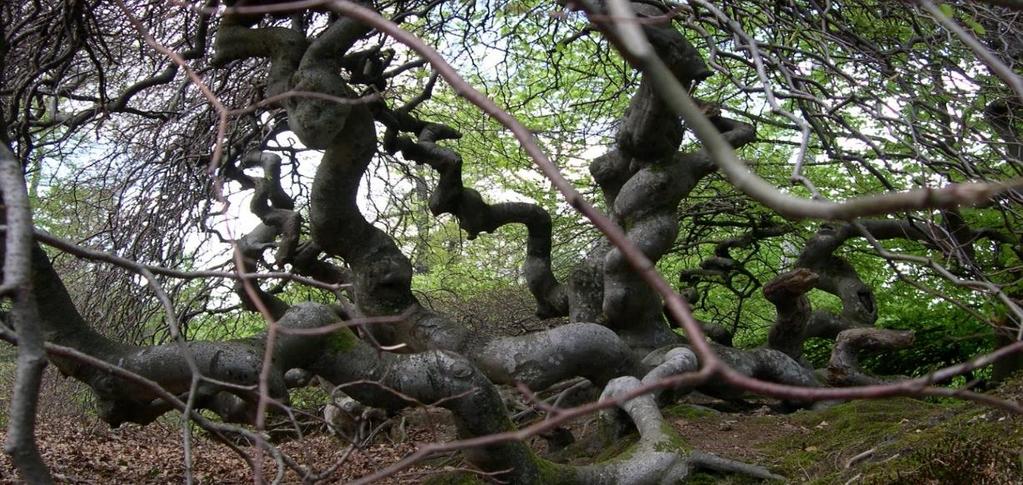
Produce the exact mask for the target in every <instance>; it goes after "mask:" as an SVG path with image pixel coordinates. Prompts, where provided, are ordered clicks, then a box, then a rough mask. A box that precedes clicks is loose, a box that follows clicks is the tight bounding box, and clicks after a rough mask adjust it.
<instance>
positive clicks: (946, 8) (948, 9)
mask: <svg viewBox="0 0 1023 485" xmlns="http://www.w3.org/2000/svg"><path fill="white" fill-rule="evenodd" d="M938 10H941V13H942V14H944V15H945V16H946V17H949V18H952V16H954V15H955V11H954V10H952V6H951V5H949V4H947V3H943V4H941V5H938Z"/></svg>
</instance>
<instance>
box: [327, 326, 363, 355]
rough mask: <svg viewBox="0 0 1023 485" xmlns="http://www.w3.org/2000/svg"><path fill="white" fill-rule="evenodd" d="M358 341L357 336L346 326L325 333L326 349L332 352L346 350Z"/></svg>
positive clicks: (353, 346)
mask: <svg viewBox="0 0 1023 485" xmlns="http://www.w3.org/2000/svg"><path fill="white" fill-rule="evenodd" d="M358 343H359V338H358V337H356V336H355V333H353V332H352V331H351V329H348V328H342V329H340V330H338V331H336V332H333V333H331V334H330V335H327V350H329V351H331V352H334V353H342V352H348V351H349V350H352V349H353V348H355V346H356V345H358Z"/></svg>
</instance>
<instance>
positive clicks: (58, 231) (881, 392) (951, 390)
mask: <svg viewBox="0 0 1023 485" xmlns="http://www.w3.org/2000/svg"><path fill="white" fill-rule="evenodd" d="M0 25H2V26H3V37H2V44H0V96H2V98H0V120H2V121H0V127H2V130H0V142H2V143H0V191H2V193H3V199H4V207H5V211H4V221H3V223H4V226H3V227H4V231H5V240H4V246H3V248H4V266H3V271H4V273H3V286H2V288H3V290H4V291H3V296H4V297H5V298H6V300H5V304H4V305H5V306H4V307H3V324H2V325H0V337H2V338H3V339H4V340H6V341H8V342H10V343H12V344H16V345H17V346H18V364H17V374H16V382H15V385H14V386H13V389H12V392H13V395H12V399H11V402H10V411H9V414H10V418H9V423H10V424H9V426H8V433H7V450H8V452H9V453H10V454H11V456H12V458H13V460H14V462H15V463H16V465H17V466H18V470H19V473H21V474H22V477H23V478H24V479H25V480H27V481H29V482H40V483H43V482H48V481H51V480H52V477H51V475H50V473H49V471H48V468H47V466H46V464H45V463H44V461H43V460H42V459H41V457H40V455H39V453H38V451H37V449H36V446H35V444H34V438H33V426H34V419H35V418H34V416H35V413H36V407H37V403H38V393H39V386H40V380H41V375H42V369H43V367H44V366H45V365H46V363H47V362H49V363H51V364H52V365H53V366H54V367H55V368H57V369H59V371H60V372H61V373H63V374H64V375H68V376H71V377H73V378H74V379H76V380H78V381H81V382H83V383H84V384H86V385H87V386H88V387H89V388H90V389H91V390H92V392H93V394H94V398H95V401H96V403H97V409H98V415H99V417H100V418H101V419H102V420H103V421H105V422H108V423H109V424H111V425H113V426H117V425H120V424H122V423H129V422H131V423H140V424H148V423H151V422H153V421H154V420H156V419H158V418H159V417H161V416H164V415H166V414H168V413H170V412H178V413H180V415H181V416H182V423H183V424H182V426H183V429H184V430H185V435H186V438H185V440H184V441H183V446H185V447H188V446H190V445H189V441H188V435H189V433H190V432H191V431H190V429H191V428H190V426H191V424H190V423H195V424H196V425H198V426H199V427H201V428H203V429H205V430H207V431H208V432H210V433H212V434H213V435H214V436H217V437H219V438H221V439H223V440H224V441H225V443H226V444H227V446H231V447H233V448H235V449H236V450H237V451H238V452H239V453H240V454H242V455H245V456H248V453H252V454H253V456H254V457H255V458H254V459H252V460H249V461H250V463H260V462H261V461H262V454H264V453H266V454H269V455H271V456H273V457H274V458H275V460H277V463H278V466H279V469H280V470H281V473H282V474H283V473H284V470H285V469H286V468H291V469H293V470H294V471H295V472H296V473H299V475H300V476H302V477H303V479H304V480H306V481H315V480H316V479H317V478H316V477H317V476H318V475H317V474H318V473H320V471H317V470H313V469H310V468H303V467H301V466H298V465H295V464H294V461H293V460H291V459H290V458H289V457H287V456H284V455H282V454H281V453H280V452H279V451H278V450H277V449H276V447H275V446H274V445H273V444H272V443H271V442H270V441H268V439H267V438H266V436H264V434H262V433H263V432H264V431H266V429H267V426H268V424H267V422H268V419H270V418H272V417H274V416H287V415H289V413H291V412H292V406H291V404H293V402H292V401H293V399H291V396H292V394H293V393H295V392H301V391H296V390H300V389H301V388H304V387H305V386H307V385H309V384H310V382H322V383H324V385H326V384H329V385H330V386H331V388H332V389H333V388H334V386H336V389H335V392H333V393H332V396H334V397H337V396H339V395H345V396H346V397H345V399H346V400H347V401H345V402H351V403H355V404H352V406H359V409H373V410H379V411H380V413H381V414H382V415H389V416H394V415H395V414H396V413H399V412H401V410H402V409H403V408H407V407H410V406H423V405H431V406H439V407H443V408H445V409H447V410H449V411H450V412H451V415H452V419H453V420H454V423H455V426H456V428H457V431H458V435H459V440H458V441H454V442H451V443H447V444H434V445H430V446H426V447H423V448H421V449H420V451H419V452H417V453H415V454H413V455H411V456H408V457H406V458H405V459H403V460H401V461H399V462H396V463H393V464H389V465H387V466H385V467H382V468H381V469H380V470H378V471H377V472H376V473H374V474H372V475H370V476H367V477H364V478H365V479H366V480H373V479H379V478H383V477H387V476H389V475H390V474H393V473H394V472H396V471H397V470H400V469H402V468H404V467H407V466H410V465H412V464H414V463H417V462H419V461H420V460H422V459H423V458H425V457H427V456H429V455H430V454H432V453H435V452H439V451H448V450H460V451H461V452H462V454H463V455H464V458H465V459H466V461H467V462H468V463H469V464H471V466H472V467H473V468H474V469H475V470H478V471H480V472H481V473H483V474H485V475H486V476H491V477H494V478H495V479H498V480H502V481H505V482H510V483H588V484H592V483H670V482H676V481H681V480H684V479H685V478H686V477H688V476H690V474H691V473H693V472H694V471H695V470H697V469H701V468H707V469H713V470H722V471H728V472H736V473H742V474H747V475H751V476H754V477H759V478H764V479H772V478H779V477H777V475H775V474H773V473H771V471H769V470H767V469H766V468H763V467H760V466H756V465H751V464H746V463H740V462H737V461H733V460H729V459H725V458H722V457H719V456H716V455H712V454H709V453H705V452H703V451H700V450H696V449H690V448H689V447H687V446H682V445H678V444H679V443H682V442H683V441H681V438H680V437H679V436H678V433H677V431H675V430H673V429H671V428H670V426H668V427H665V426H664V425H663V423H664V420H663V417H662V415H661V412H660V411H659V407H660V406H663V405H666V404H669V403H671V402H674V401H676V400H678V399H682V398H684V397H685V396H686V395H687V394H689V393H692V392H695V391H699V392H701V393H704V394H707V395H710V396H714V397H715V398H719V399H724V400H741V399H742V398H743V397H744V396H745V395H747V394H749V393H752V394H758V395H762V396H768V397H771V398H776V399H778V400H781V401H783V402H784V404H785V405H786V406H791V407H793V408H796V407H812V406H817V407H820V406H826V405H828V403H834V402H836V401H840V400H848V399H861V398H878V397H887V396H895V395H908V396H917V397H922V396H957V397H960V398H965V399H972V400H975V401H979V402H982V403H984V404H986V405H991V406H995V407H999V408H1002V409H1005V410H1009V411H1012V412H1020V411H1023V407H1021V406H1020V404H1019V403H1018V402H1014V401H1011V400H1004V399H998V398H994V397H991V396H989V395H986V394H983V393H981V392H979V390H982V387H983V385H984V384H986V383H992V382H997V381H1000V380H1001V379H1004V378H1005V377H1006V376H1007V375H1008V374H1010V373H1012V372H1014V371H1015V370H1018V368H1019V367H1021V366H1023V360H1021V358H1020V354H1019V352H1020V351H1021V350H1023V342H1020V335H1023V326H1021V321H1023V310H1021V308H1020V305H1021V303H1020V301H1021V299H1023V284H1021V278H1023V272H1021V271H1023V266H1021V264H1023V261H1021V258H1023V248H1021V246H1020V239H1019V238H1020V234H1021V233H1023V232H1021V231H1023V225H1021V220H1020V216H1021V214H1020V212H1019V208H1020V203H1021V202H1023V195H1021V193H1020V192H1019V188H1020V187H1021V186H1023V141H1021V139H1020V137H1021V130H1023V123H1021V121H1020V120H1021V118H1020V117H1019V116H1020V114H1021V113H1023V78H1021V77H1020V75H1021V73H1023V67H1021V66H1023V5H1020V4H1019V2H1016V1H1014V0H998V1H995V0H991V1H950V2H945V3H934V2H933V1H932V0H918V1H915V2H879V1H873V0H848V1H847V0H841V1H826V2H819V1H816V0H785V1H763V0H749V1H732V0H728V1H723V2H707V1H704V0H692V1H690V2H685V3H675V2H665V1H652V0H649V1H648V0H572V1H566V2H533V1H530V0H502V1H495V2H453V1H444V0H430V1H420V0H394V1H379V2H372V1H351V0H309V1H294V2H282V1H271V0H235V1H226V0H225V1H224V2H220V1H218V0H207V1H204V2H183V1H163V0H153V1H134V0H107V1H103V0H67V1H55V0H53V1H51V0H41V1H31V2H6V3H4V4H3V5H2V6H0ZM509 386H510V387H511V388H517V389H518V391H517V393H518V396H517V397H514V398H510V397H509V396H508V394H509V392H508V391H507V388H509ZM975 388H976V389H975ZM552 389H553V390H554V391H555V392H553V393H552ZM971 389H974V390H971ZM540 393H551V395H553V396H555V397H554V398H552V399H548V401H549V402H545V401H544V400H543V398H539V397H537V396H539V395H540ZM545 395H546V394H545ZM576 395H582V396H583V397H582V398H578V396H576ZM512 399H519V400H523V401H524V402H526V403H527V404H528V406H531V407H533V408H535V409H536V410H538V411H535V412H534V413H533V414H529V415H528V416H526V414H523V413H511V412H509V411H508V409H507V406H508V404H509V402H510V400H512ZM334 401H335V402H334V403H333V404H331V405H330V406H333V408H334V409H340V406H341V405H340V403H339V401H338V400H337V399H335V400H334ZM569 401H571V402H572V404H565V403H566V402H569ZM584 403H586V404H584ZM328 407H329V406H328ZM360 412H362V411H360ZM367 412H368V411H367ZM540 412H542V413H545V414H546V419H541V420H539V421H535V420H534V421H530V420H529V419H532V418H535V417H536V415H537V414H536V413H540ZM594 413H599V418H598V420H599V421H600V423H601V425H602V428H601V434H602V436H603V437H604V439H606V440H608V441H613V440H615V439H618V438H620V437H622V436H624V435H626V434H628V433H632V432H638V434H639V439H638V441H637V443H636V444H635V446H634V447H633V448H632V449H631V450H630V451H629V452H626V453H622V454H621V455H619V456H618V457H617V458H616V459H614V460H610V461H606V462H600V463H593V464H587V465H569V464H565V463H558V462H555V461H551V460H549V459H548V457H543V456H540V455H538V454H537V452H536V451H534V450H533V449H531V448H530V447H529V446H528V444H527V443H526V442H525V441H523V439H524V438H526V437H529V436H534V435H537V434H543V435H544V436H545V437H546V436H547V435H549V434H550V433H551V432H552V430H559V429H562V428H560V426H561V424H562V423H565V422H567V421H569V420H571V419H573V418H576V417H580V416H586V415H591V414H594ZM364 415H365V416H368V414H364ZM523 416H526V417H525V418H523ZM328 419H330V418H328ZM562 430H563V429H562ZM234 435H241V436H244V437H246V439H247V440H248V443H250V444H251V445H252V447H251V450H247V449H243V448H237V447H236V445H234V444H233V443H234V441H232V439H230V438H229V436H234ZM185 457H186V458H185V459H186V464H185V468H186V470H190V468H189V467H190V462H189V461H188V460H190V455H189V454H188V453H187V452H186V454H185ZM246 459H247V460H248V458H246ZM253 474H254V477H255V480H256V481H257V482H258V481H263V480H266V481H270V480H274V477H266V476H263V471H262V468H261V467H259V466H255V465H253ZM281 476H283V475H281ZM279 478H280V477H278V479H279Z"/></svg>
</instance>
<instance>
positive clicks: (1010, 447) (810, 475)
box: [676, 378, 1023, 484]
mask: <svg viewBox="0 0 1023 485" xmlns="http://www.w3.org/2000/svg"><path fill="white" fill-rule="evenodd" d="M996 393H998V394H1001V395H1002V396H1003V397H1004V398H1006V399H1012V400H1016V401H1019V400H1020V397H1021V396H1023V378H1021V379H1016V380H1015V381H1014V382H1010V383H1008V384H1007V385H1005V386H1003V389H1002V390H1000V391H996ZM729 416H731V417H730V418H728V417H729ZM722 419H729V420H731V421H733V422H732V423H731V424H729V425H727V426H723V427H722V426H721V423H722V421H721V420H722ZM676 426H677V427H678V428H679V431H680V432H681V433H682V434H683V436H685V435H686V433H687V431H692V430H694V429H697V430H698V429H701V428H703V429H706V428H708V426H717V427H718V429H719V430H720V432H719V433H718V443H716V444H714V445H710V444H708V443H706V441H707V440H710V439H713V434H700V433H698V434H697V437H696V439H692V441H694V443H693V445H694V446H695V447H697V448H701V447H710V448H717V450H713V451H716V452H718V453H719V454H721V455H724V456H729V453H727V452H726V451H727V450H726V448H727V447H728V446H729V441H730V440H734V439H736V437H738V438H739V439H742V437H743V436H746V437H747V439H745V440H744V443H742V444H741V445H740V446H741V453H732V455H733V456H729V457H731V458H736V459H742V460H745V461H750V462H753V463H756V464H759V465H763V466H767V467H769V468H770V469H771V470H772V471H773V472H775V473H778V474H780V475H782V476H785V477H788V478H789V479H790V480H791V481H792V482H795V483H816V484H846V483H914V484H916V483H935V484H937V483H941V484H944V483H964V484H980V483H992V484H994V483H1007V484H1008V483H1023V417H1021V416H1014V415H1010V414H1008V413H1006V412H1003V411H1000V410H995V409H992V408H989V407H985V406H981V405H978V404H975V403H969V402H963V401H952V400H918V399H909V398H895V399H885V400H877V401H855V402H849V403H844V404H840V405H837V406H833V407H831V408H828V409H825V410H820V411H799V412H797V413H793V414H790V415H780V416H779V415H766V416H746V417H744V416H736V415H729V414H722V415H721V416H700V417H695V418H688V419H681V420H679V419H676ZM722 428H726V429H727V430H728V431H725V430H723V429H722ZM731 431H735V433H734V435H733V433H731ZM690 434H692V433H690ZM760 436H767V438H766V439H759V438H758V437H760ZM734 455H739V456H734ZM693 482H694V483H751V480H750V479H747V478H743V477H735V476H717V475H711V474H705V473H700V474H697V476H696V477H694V480H693Z"/></svg>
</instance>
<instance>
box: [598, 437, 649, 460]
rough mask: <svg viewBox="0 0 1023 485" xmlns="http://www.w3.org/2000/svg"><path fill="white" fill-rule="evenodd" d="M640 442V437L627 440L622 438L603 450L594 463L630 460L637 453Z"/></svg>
mask: <svg viewBox="0 0 1023 485" xmlns="http://www.w3.org/2000/svg"><path fill="white" fill-rule="evenodd" d="M638 442H639V435H631V436H628V437H626V438H622V439H620V440H618V441H616V442H614V443H612V444H611V446H608V447H607V448H604V449H603V450H601V452H600V454H598V455H597V456H595V457H594V458H593V462H594V463H600V462H602V461H610V460H618V459H628V458H629V457H630V456H632V455H633V453H635V452H636V448H637V447H638ZM623 457H624V458H623Z"/></svg>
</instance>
